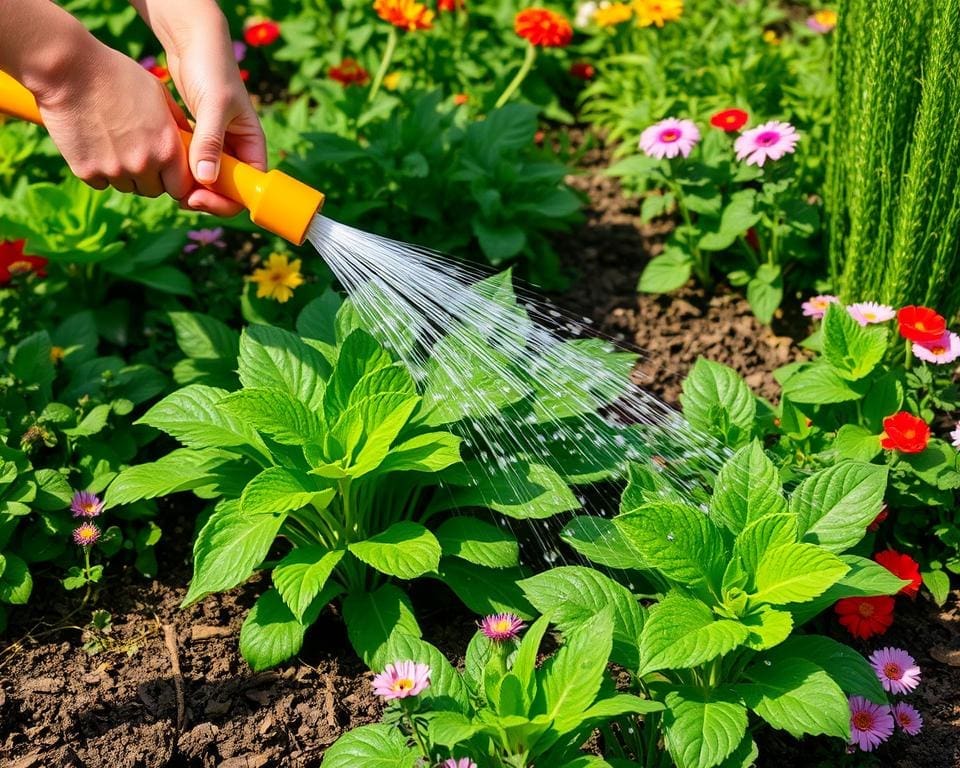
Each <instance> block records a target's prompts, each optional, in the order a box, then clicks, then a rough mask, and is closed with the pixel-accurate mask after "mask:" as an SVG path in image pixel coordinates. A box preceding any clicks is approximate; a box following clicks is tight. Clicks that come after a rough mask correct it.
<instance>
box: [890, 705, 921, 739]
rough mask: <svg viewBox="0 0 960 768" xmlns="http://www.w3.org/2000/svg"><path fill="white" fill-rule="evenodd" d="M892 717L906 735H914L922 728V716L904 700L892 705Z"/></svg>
mask: <svg viewBox="0 0 960 768" xmlns="http://www.w3.org/2000/svg"><path fill="white" fill-rule="evenodd" d="M893 719H894V721H896V723H897V725H899V726H900V727H901V728H902V729H903V732H904V733H906V734H907V735H908V736H916V735H917V734H918V733H920V729H921V728H923V718H922V717H920V713H919V712H917V710H915V709H914V708H913V707H911V706H910V705H909V704H907V703H905V702H902V701H901V702H899V703H898V704H894V705H893Z"/></svg>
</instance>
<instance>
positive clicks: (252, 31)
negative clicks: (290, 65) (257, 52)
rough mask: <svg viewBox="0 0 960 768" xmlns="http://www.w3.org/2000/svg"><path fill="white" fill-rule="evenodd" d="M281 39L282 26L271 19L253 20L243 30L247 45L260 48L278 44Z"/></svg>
mask: <svg viewBox="0 0 960 768" xmlns="http://www.w3.org/2000/svg"><path fill="white" fill-rule="evenodd" d="M278 37H280V25H279V24H277V22H275V21H271V20H270V19H251V20H250V21H248V22H247V24H246V26H245V27H244V29H243V39H244V40H246V41H247V45H252V46H253V47H254V48H260V47H262V46H264V45H270V44H271V43H273V42H276V40H277V38H278Z"/></svg>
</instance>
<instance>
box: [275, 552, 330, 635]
mask: <svg viewBox="0 0 960 768" xmlns="http://www.w3.org/2000/svg"><path fill="white" fill-rule="evenodd" d="M343 555H344V551H343V550H342V549H336V550H333V551H330V550H329V549H327V548H326V547H324V546H322V545H320V544H315V545H312V546H309V547H297V548H295V549H294V550H293V551H292V552H290V554H288V555H287V556H286V557H285V558H283V560H281V561H280V562H279V563H277V564H276V566H274V568H273V575H272V577H273V585H274V586H275V587H276V588H277V591H278V592H279V593H280V597H282V598H283V602H284V603H286V604H287V607H288V608H289V609H290V611H291V612H292V613H293V615H294V616H295V617H296V618H297V619H298V620H300V621H302V620H303V616H304V613H306V611H307V609H308V608H309V607H310V604H311V603H312V602H313V600H314V598H315V597H316V596H317V595H318V594H320V590H322V589H323V588H324V586H326V583H327V579H329V578H330V574H331V573H333V569H334V568H336V567H337V564H338V563H339V562H340V559H341V558H342V557H343Z"/></svg>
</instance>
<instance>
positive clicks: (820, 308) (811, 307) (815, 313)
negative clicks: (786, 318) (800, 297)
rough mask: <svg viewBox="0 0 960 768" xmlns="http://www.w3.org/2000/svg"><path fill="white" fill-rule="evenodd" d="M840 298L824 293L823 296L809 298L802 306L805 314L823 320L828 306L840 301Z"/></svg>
mask: <svg viewBox="0 0 960 768" xmlns="http://www.w3.org/2000/svg"><path fill="white" fill-rule="evenodd" d="M839 301H840V299H838V298H837V297H836V296H830V295H823V296H814V297H813V298H812V299H807V301H805V302H803V304H801V305H800V306H801V307H802V308H803V314H804V315H806V316H807V317H812V318H813V319H814V320H821V319H822V318H823V316H824V315H825V314H827V307H829V306H830V305H831V304H837V303H839Z"/></svg>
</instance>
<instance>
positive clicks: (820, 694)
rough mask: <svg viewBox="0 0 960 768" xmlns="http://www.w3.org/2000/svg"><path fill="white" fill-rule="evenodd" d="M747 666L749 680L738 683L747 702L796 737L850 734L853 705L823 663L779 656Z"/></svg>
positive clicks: (843, 736) (844, 737) (764, 716)
mask: <svg viewBox="0 0 960 768" xmlns="http://www.w3.org/2000/svg"><path fill="white" fill-rule="evenodd" d="M777 662H778V663H777V664H773V663H770V664H769V665H766V664H764V663H763V662H762V661H760V662H759V663H756V664H754V665H753V666H751V667H750V668H748V669H747V671H746V673H745V675H746V678H747V679H748V680H750V682H749V683H744V684H741V685H737V686H735V687H736V689H737V692H738V693H739V694H740V695H741V696H742V697H743V699H744V701H745V702H746V704H747V706H748V707H750V709H752V710H753V711H754V712H756V713H757V714H758V715H760V717H762V718H763V719H764V720H766V721H767V722H768V723H769V724H770V725H772V726H773V727H774V728H780V729H781V730H784V731H786V732H787V733H789V734H790V735H791V736H793V737H795V738H800V737H801V736H804V735H806V734H811V735H820V734H823V735H825V736H835V737H837V738H839V739H844V740H845V741H846V740H848V739H849V738H850V707H849V705H848V703H847V697H846V696H845V695H844V693H843V691H842V690H841V689H840V686H838V685H837V684H836V683H835V682H834V681H833V680H832V679H831V678H830V675H828V674H827V673H826V672H824V671H823V669H822V668H821V667H819V666H818V665H817V664H814V663H813V662H810V661H807V660H806V659H801V658H796V657H781V658H778V660H777Z"/></svg>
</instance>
